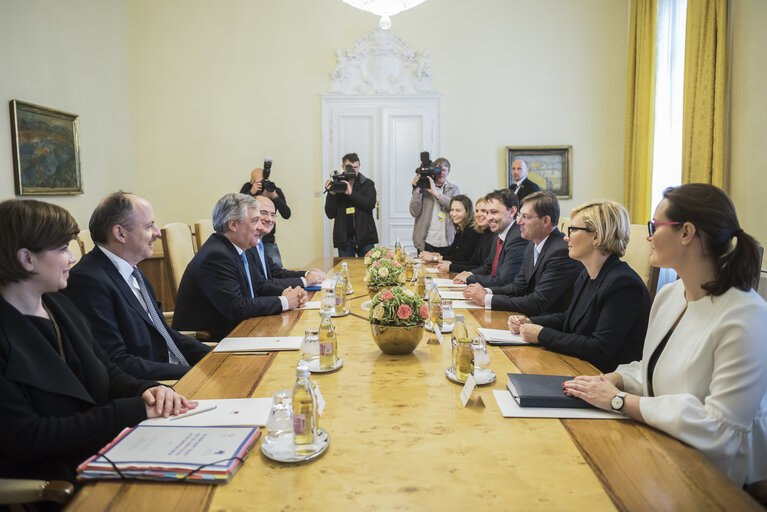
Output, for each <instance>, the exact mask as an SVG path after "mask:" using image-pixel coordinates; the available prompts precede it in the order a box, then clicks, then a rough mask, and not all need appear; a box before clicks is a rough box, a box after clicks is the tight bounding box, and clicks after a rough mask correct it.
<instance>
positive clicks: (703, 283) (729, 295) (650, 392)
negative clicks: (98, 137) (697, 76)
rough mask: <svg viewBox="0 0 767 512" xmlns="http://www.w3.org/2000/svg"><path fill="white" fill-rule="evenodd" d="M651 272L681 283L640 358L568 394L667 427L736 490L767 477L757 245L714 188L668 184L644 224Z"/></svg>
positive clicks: (665, 293)
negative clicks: (669, 271)
mask: <svg viewBox="0 0 767 512" xmlns="http://www.w3.org/2000/svg"><path fill="white" fill-rule="evenodd" d="M647 227H648V230H649V235H650V236H649V237H648V240H649V242H650V245H651V248H652V253H651V256H650V263H651V264H652V265H654V266H658V267H664V268H673V269H674V270H676V272H677V274H678V275H679V280H677V281H676V282H673V283H670V284H668V285H666V286H664V287H663V288H662V289H661V290H660V291H659V292H658V295H657V296H656V298H655V302H654V303H653V306H652V309H651V311H650V322H649V326H648V328H647V336H646V337H645V343H644V349H643V353H642V360H641V361H635V362H632V363H630V364H624V365H620V366H619V367H618V368H617V369H616V370H615V372H613V373H609V374H607V375H600V376H597V377H585V376H582V377H576V378H575V379H574V380H571V381H568V382H565V383H564V386H565V392H566V393H567V394H569V395H571V396H576V397H578V398H582V399H583V400H586V401H587V402H589V403H591V404H593V405H595V406H597V407H600V408H602V409H606V410H611V409H612V410H616V411H620V412H623V413H624V414H627V415H628V416H630V417H631V418H633V419H635V420H637V421H643V422H645V423H647V424H648V425H651V426H653V427H655V428H658V429H660V430H663V431H664V432H666V433H668V434H670V435H672V436H674V437H676V438H678V439H680V440H681V441H683V442H685V443H687V444H689V445H691V446H693V447H695V448H697V449H698V450H700V451H701V452H703V453H704V454H705V455H706V456H707V457H708V458H709V459H711V461H712V462H713V463H714V464H715V465H716V466H717V467H719V468H720V469H721V470H722V471H723V472H724V473H725V474H726V475H727V476H728V477H729V478H730V479H731V480H732V481H733V482H735V483H736V484H738V485H742V484H744V483H751V482H754V481H757V480H763V479H765V478H767V395H766V394H765V390H767V372H766V371H765V368H766V367H767V347H766V346H765V332H767V303H765V301H764V300H763V299H762V298H761V297H759V295H758V294H757V293H756V292H755V291H754V290H753V286H754V284H755V283H756V280H757V279H758V277H759V266H760V265H759V257H758V246H757V243H756V241H755V240H754V239H753V238H752V237H751V236H749V235H748V234H746V233H745V232H743V230H742V229H741V227H740V224H739V223H738V217H737V215H736V213H735V207H734V206H733V204H732V201H730V198H729V197H727V195H726V194H725V193H724V192H723V191H722V190H720V189H719V188H717V187H714V186H712V185H706V184H701V183H691V184H687V185H682V186H680V187H675V188H669V189H666V191H665V192H664V193H663V200H662V201H661V202H660V204H659V205H658V207H657V209H656V210H655V216H654V217H653V220H651V221H650V222H648V223H647Z"/></svg>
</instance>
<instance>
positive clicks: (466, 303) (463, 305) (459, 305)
mask: <svg viewBox="0 0 767 512" xmlns="http://www.w3.org/2000/svg"><path fill="white" fill-rule="evenodd" d="M453 309H485V306H480V305H477V304H474V303H473V302H472V301H470V300H454V301H453Z"/></svg>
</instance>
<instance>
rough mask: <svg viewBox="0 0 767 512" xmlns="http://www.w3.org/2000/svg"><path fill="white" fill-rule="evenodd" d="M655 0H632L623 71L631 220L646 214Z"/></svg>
mask: <svg viewBox="0 0 767 512" xmlns="http://www.w3.org/2000/svg"><path fill="white" fill-rule="evenodd" d="M655 2H656V0H632V1H631V19H630V22H629V54H628V70H627V73H626V132H625V139H624V143H623V155H624V156H623V201H624V203H625V205H626V208H628V211H629V212H630V215H631V222H632V223H634V224H644V223H645V222H647V219H649V218H650V207H651V205H650V201H651V200H652V141H653V124H654V119H655V116H654V113H653V112H654V110H655V109H654V103H655V99H654V98H655V19H656V16H655V13H656V8H655Z"/></svg>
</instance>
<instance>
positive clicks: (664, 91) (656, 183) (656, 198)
mask: <svg viewBox="0 0 767 512" xmlns="http://www.w3.org/2000/svg"><path fill="white" fill-rule="evenodd" d="M686 22H687V0H658V3H657V22H656V48H655V51H656V60H655V112H654V114H655V120H654V135H653V159H652V162H653V163H652V203H651V204H652V206H651V208H652V210H651V211H655V207H656V206H657V205H658V203H659V202H660V200H661V198H662V197H663V190H664V189H665V188H666V187H671V186H675V185H680V184H681V183H682V126H683V119H682V116H683V111H684V105H683V99H684V44H685V26H686Z"/></svg>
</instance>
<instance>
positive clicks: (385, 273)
mask: <svg viewBox="0 0 767 512" xmlns="http://www.w3.org/2000/svg"><path fill="white" fill-rule="evenodd" d="M378 275H379V276H381V277H386V276H388V275H389V269H388V268H386V267H381V268H379V269H378Z"/></svg>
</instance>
